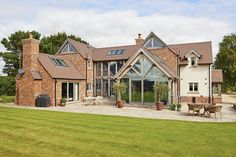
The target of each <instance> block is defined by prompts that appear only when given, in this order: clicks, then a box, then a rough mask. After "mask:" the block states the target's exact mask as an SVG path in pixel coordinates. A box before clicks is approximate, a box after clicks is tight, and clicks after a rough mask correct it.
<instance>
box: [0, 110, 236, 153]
mask: <svg viewBox="0 0 236 157" xmlns="http://www.w3.org/2000/svg"><path fill="white" fill-rule="evenodd" d="M235 154H236V123H200V122H184V121H171V120H154V119H142V118H128V117H115V116H101V115H89V114H79V113H64V112H53V111H41V110H29V109H16V108H7V107H0V156H1V157H5V156H6V157H12V156H15V157H21V156H22V157H28V156H33V157H37V156H48V157H53V156H55V157H59V156H68V157H73V156H81V157H88V156H90V157H96V156H101V157H123V156H126V157H132V156H133V157H139V156H140V157H149V156H150V157H156V156H161V157H169V156H175V157H194V156H196V157H197V156H202V157H203V156H204V157H207V156H212V157H221V156H224V157H231V156H235Z"/></svg>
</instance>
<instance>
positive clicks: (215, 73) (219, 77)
mask: <svg viewBox="0 0 236 157" xmlns="http://www.w3.org/2000/svg"><path fill="white" fill-rule="evenodd" d="M212 82H213V83H221V82H223V74H222V70H218V69H217V70H212Z"/></svg>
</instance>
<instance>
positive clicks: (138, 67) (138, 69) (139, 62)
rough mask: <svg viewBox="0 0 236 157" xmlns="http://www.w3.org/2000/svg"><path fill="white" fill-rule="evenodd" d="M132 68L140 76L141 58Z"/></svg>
mask: <svg viewBox="0 0 236 157" xmlns="http://www.w3.org/2000/svg"><path fill="white" fill-rule="evenodd" d="M133 67H134V69H135V70H137V71H138V72H139V73H140V74H141V58H140V59H139V60H138V61H137V62H136V63H135V64H134V65H133Z"/></svg>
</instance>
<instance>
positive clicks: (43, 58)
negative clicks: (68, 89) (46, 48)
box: [38, 53, 85, 80]
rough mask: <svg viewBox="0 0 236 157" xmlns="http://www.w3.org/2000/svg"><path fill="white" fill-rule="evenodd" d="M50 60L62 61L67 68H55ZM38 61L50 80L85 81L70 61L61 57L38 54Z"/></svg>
mask: <svg viewBox="0 0 236 157" xmlns="http://www.w3.org/2000/svg"><path fill="white" fill-rule="evenodd" d="M50 58H55V59H63V60H64V62H65V63H66V65H67V66H65V67H63V66H56V65H54V64H53V62H52V61H51V59H50ZM38 60H39V62H40V63H41V64H42V66H43V67H44V68H45V69H46V71H47V72H48V73H49V75H50V76H51V77H52V78H60V79H74V80H81V79H85V77H84V76H83V75H82V74H81V73H80V71H79V70H78V69H77V68H76V67H75V66H74V64H72V63H71V61H70V60H67V59H65V58H63V55H48V54H42V53H40V54H39V55H38Z"/></svg>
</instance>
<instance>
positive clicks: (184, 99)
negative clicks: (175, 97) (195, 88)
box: [180, 96, 209, 103]
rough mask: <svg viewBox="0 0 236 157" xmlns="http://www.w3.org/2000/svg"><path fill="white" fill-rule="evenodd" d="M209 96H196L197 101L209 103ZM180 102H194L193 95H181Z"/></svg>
mask: <svg viewBox="0 0 236 157" xmlns="http://www.w3.org/2000/svg"><path fill="white" fill-rule="evenodd" d="M208 99H209V97H197V96H196V97H195V101H196V103H208ZM180 102H184V103H192V96H181V98H180Z"/></svg>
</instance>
